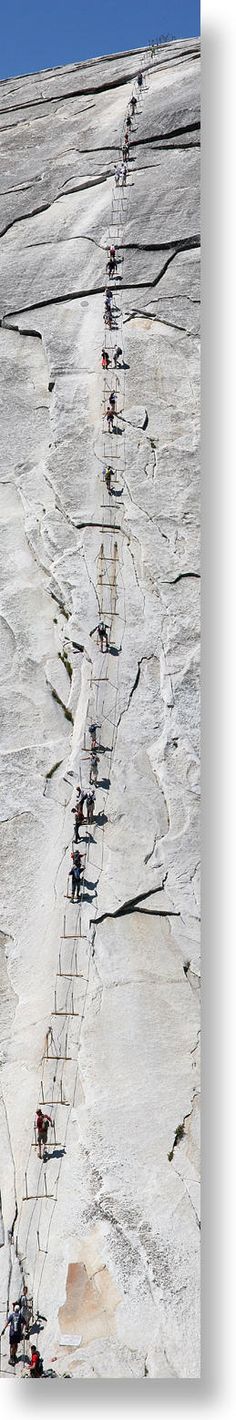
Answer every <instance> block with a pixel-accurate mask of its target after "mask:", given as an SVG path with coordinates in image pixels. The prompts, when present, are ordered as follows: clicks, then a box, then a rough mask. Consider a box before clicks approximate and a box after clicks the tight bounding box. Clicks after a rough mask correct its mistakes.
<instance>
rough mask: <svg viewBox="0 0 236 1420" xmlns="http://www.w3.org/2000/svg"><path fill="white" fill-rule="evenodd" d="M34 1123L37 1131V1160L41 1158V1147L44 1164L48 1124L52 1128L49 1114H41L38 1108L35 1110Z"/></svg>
mask: <svg viewBox="0 0 236 1420" xmlns="http://www.w3.org/2000/svg"><path fill="white" fill-rule="evenodd" d="M35 1123H36V1130H37V1144H38V1157H39V1159H41V1158H42V1152H41V1151H42V1145H43V1160H44V1162H45V1155H46V1144H47V1137H48V1129H49V1124H51V1127H52V1119H51V1116H50V1114H43V1113H42V1110H41V1109H40V1108H39V1109H37V1110H36V1116H35Z"/></svg>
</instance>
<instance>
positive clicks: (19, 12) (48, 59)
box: [0, 0, 200, 79]
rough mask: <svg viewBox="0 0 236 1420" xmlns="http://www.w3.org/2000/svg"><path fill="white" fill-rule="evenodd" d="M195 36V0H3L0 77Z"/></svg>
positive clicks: (197, 18)
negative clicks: (164, 38) (162, 39)
mask: <svg viewBox="0 0 236 1420" xmlns="http://www.w3.org/2000/svg"><path fill="white" fill-rule="evenodd" d="M199 31H200V18H199V3H198V0H160V3H159V0H142V4H141V0H87V2H86V0H83V2H82V3H81V0H39V3H38V4H37V0H3V5H2V7H1V53H0V78H1V79H4V78H9V77H10V76H11V75H13V74H26V73H29V72H31V71H34V70H37V69H47V68H51V67H52V66H53V65H57V64H70V63H73V61H78V60H80V59H90V58H91V57H92V56H96V55H99V54H114V53H116V51H117V50H123V49H136V48H138V47H139V45H140V46H141V45H145V44H148V43H149V41H150V40H152V39H156V38H158V37H159V36H160V35H165V36H166V35H173V36H174V38H179V37H180V38H181V39H182V38H183V37H185V36H189V35H197V34H199Z"/></svg>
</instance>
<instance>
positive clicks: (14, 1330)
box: [1, 1302, 22, 1366]
mask: <svg viewBox="0 0 236 1420" xmlns="http://www.w3.org/2000/svg"><path fill="white" fill-rule="evenodd" d="M7 1326H9V1346H10V1356H9V1363H8V1364H9V1366H15V1363H16V1355H17V1347H18V1346H19V1341H21V1336H22V1321H21V1314H20V1307H19V1302H13V1307H12V1312H9V1316H8V1317H7V1320H6V1322H5V1326H3V1329H2V1332H1V1335H2V1336H3V1334H4V1331H6V1329H7Z"/></svg>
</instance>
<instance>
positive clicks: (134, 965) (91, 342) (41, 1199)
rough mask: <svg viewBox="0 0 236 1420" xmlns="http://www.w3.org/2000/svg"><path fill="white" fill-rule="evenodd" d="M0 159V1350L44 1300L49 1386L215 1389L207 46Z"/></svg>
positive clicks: (60, 114) (73, 113)
mask: <svg viewBox="0 0 236 1420" xmlns="http://www.w3.org/2000/svg"><path fill="white" fill-rule="evenodd" d="M140 63H141V64H142V65H143V74H144V82H143V91H142V96H141V99H139V101H138V107H137V112H136V116H135V119H134V122H133V125H132V131H131V146H130V162H129V169H128V179H127V186H126V188H125V189H121V188H120V187H117V188H116V187H115V183H114V169H115V167H116V164H117V162H118V160H119V159H120V151H121V143H122V139H123V134H124V127H125V118H126V115H127V109H128V103H129V101H130V97H131V94H132V91H133V90H134V82H135V75H136V73H137V68H138V66H139V64H140ZM0 145H1V191H0V224H1V225H0V230H1V239H0V316H1V330H0V347H1V365H0V385H1V392H0V398H1V419H2V439H1V452H2V458H1V484H0V501H1V586H0V599H1V604H0V617H1V650H0V655H1V693H0V702H1V703H0V721H1V776H0V784H1V800H2V802H1V829H0V833H1V864H2V871H1V880H2V911H1V924H0V925H1V938H0V948H1V956H0V965H1V999H2V1023H3V1026H2V1049H1V1069H0V1082H1V1117H0V1124H1V1139H2V1156H3V1161H4V1162H3V1170H2V1178H1V1200H0V1201H1V1207H0V1227H1V1233H0V1240H1V1251H0V1270H1V1295H0V1307H1V1314H2V1315H1V1321H2V1323H3V1319H4V1316H5V1314H6V1308H7V1306H8V1302H9V1296H10V1300H12V1299H13V1297H14V1295H15V1294H16V1295H17V1293H18V1290H19V1287H20V1286H21V1284H22V1277H23V1278H24V1280H25V1281H26V1282H27V1284H28V1287H29V1292H30V1293H31V1294H33V1301H34V1310H35V1311H37V1310H38V1311H39V1312H40V1313H41V1314H42V1316H43V1318H46V1322H45V1321H44V1323H43V1329H42V1331H41V1333H40V1347H41V1351H42V1354H43V1357H44V1366H45V1369H46V1370H48V1371H49V1373H51V1374H54V1375H55V1374H56V1375H58V1376H65V1375H66V1376H71V1377H85V1378H86V1377H95V1376H98V1377H100V1378H102V1377H107V1378H108V1377H112V1378H115V1377H119V1378H125V1377H130V1378H132V1377H135V1378H139V1377H143V1376H144V1375H145V1376H149V1377H160V1378H161V1377H167V1378H171V1377H175V1376H177V1377H179V1378H181V1377H191V1378H195V1377H197V1376H198V1375H199V1364H200V1363H199V1226H200V1225H199V1159H198V1130H199V984H200V977H199V837H198V818H199V483H198V477H199V448H198V446H199V400H198V389H199V242H200V237H199V232H200V226H199V44H198V42H197V41H194V40H193V41H188V42H187V41H186V42H178V43H173V44H170V45H168V46H166V47H163V48H161V49H160V50H159V51H158V52H157V53H156V55H155V57H154V59H153V60H151V58H150V54H149V52H147V51H146V52H145V51H144V52H143V53H141V52H138V54H137V52H136V53H135V52H134V53H130V54H124V55H118V56H111V57H108V58H107V59H102V60H94V61H92V62H88V63H87V64H83V65H72V66H68V67H66V68H64V69H61V70H52V71H47V72H45V73H42V74H37V75H33V76H27V77H26V78H24V79H21V78H20V79H16V80H11V81H10V80H9V81H8V82H6V83H2V84H1V86H0ZM113 239H114V241H115V243H116V246H117V247H118V248H119V251H118V268H117V278H116V280H115V281H114V282H113V283H112V284H113V287H114V292H115V294H114V308H115V309H114V329H113V330H112V331H111V332H110V331H107V330H106V328H105V327H104V322H103V312H104V290H105V287H106V283H107V277H106V260H107V247H108V246H109V242H110V241H112V240H113ZM104 332H105V333H106V340H107V346H108V350H109V353H110V357H111V359H112V353H113V348H114V344H115V343H118V344H119V345H120V346H122V359H121V360H120V365H119V368H118V369H117V370H113V369H112V367H110V368H109V370H108V372H107V373H106V374H105V375H104V372H103V370H102V368H101V348H102V344H103V342H104ZM112 388H114V389H115V391H116V406H117V413H116V415H115V420H114V432H113V433H111V434H109V432H108V430H107V427H106V418H105V409H106V404H107V399H108V394H109V391H110V390H111V389H112ZM104 461H105V462H106V463H107V462H109V463H110V464H112V467H113V469H114V475H115V476H114V482H113V486H114V492H113V493H112V495H110V496H109V494H108V492H107V490H106V487H105V483H104V480H103V478H102V469H103V464H104ZM100 613H102V614H103V616H104V619H105V621H106V622H107V625H108V634H109V650H108V653H107V654H106V655H105V654H104V655H103V656H102V654H101V651H100V649H99V645H98V644H97V635H96V632H95V631H94V628H95V627H96V624H97V622H98V617H99V614H100ZM91 632H94V634H93V635H92V636H91ZM93 722H96V724H97V725H98V731H97V734H98V738H99V743H100V747H101V748H100V752H99V769H98V786H97V791H96V813H95V821H94V824H93V825H92V826H91V827H90V826H88V825H86V824H85V826H84V827H83V829H82V834H83V841H82V848H83V851H84V853H85V859H84V864H85V866H84V881H83V896H82V905H81V906H78V907H77V904H74V905H73V904H72V903H71V902H70V901H69V900H68V896H67V893H68V883H69V882H70V879H69V878H68V874H69V870H70V866H71V858H70V854H71V840H72V825H73V822H74V820H73V817H72V812H71V810H72V809H73V807H74V804H75V790H76V785H77V783H78V779H80V781H81V782H82V785H83V786H84V787H85V788H86V787H87V786H88V782H89V772H90V733H89V725H90V724H91V723H93ZM39 1101H41V1102H42V1101H45V1109H47V1105H48V1113H49V1114H51V1115H52V1117H53V1120H54V1121H55V1130H54V1131H53V1130H51V1133H50V1135H49V1147H48V1158H47V1161H46V1163H45V1164H44V1163H43V1162H41V1163H40V1161H39V1159H38V1157H37V1153H36V1150H35V1148H34V1134H33V1119H34V1113H35V1108H36V1105H37V1104H38V1103H39ZM2 1370H3V1373H4V1371H5V1370H7V1340H6V1335H5V1338H4V1341H3V1343H2ZM23 1373H24V1368H23V1366H22V1363H21V1362H20V1363H19V1366H18V1374H19V1375H22V1374H23Z"/></svg>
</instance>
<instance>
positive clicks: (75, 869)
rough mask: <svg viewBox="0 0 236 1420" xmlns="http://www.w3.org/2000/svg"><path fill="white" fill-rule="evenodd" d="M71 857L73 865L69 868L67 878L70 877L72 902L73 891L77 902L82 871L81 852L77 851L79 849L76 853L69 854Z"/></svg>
mask: <svg viewBox="0 0 236 1420" xmlns="http://www.w3.org/2000/svg"><path fill="white" fill-rule="evenodd" d="M71 857H72V859H73V866H72V868H70V872H69V878H71V893H72V902H74V897H75V892H76V896H77V902H79V895H80V881H81V872H82V859H81V853H79V851H78V850H77V851H76V853H72V854H71Z"/></svg>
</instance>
